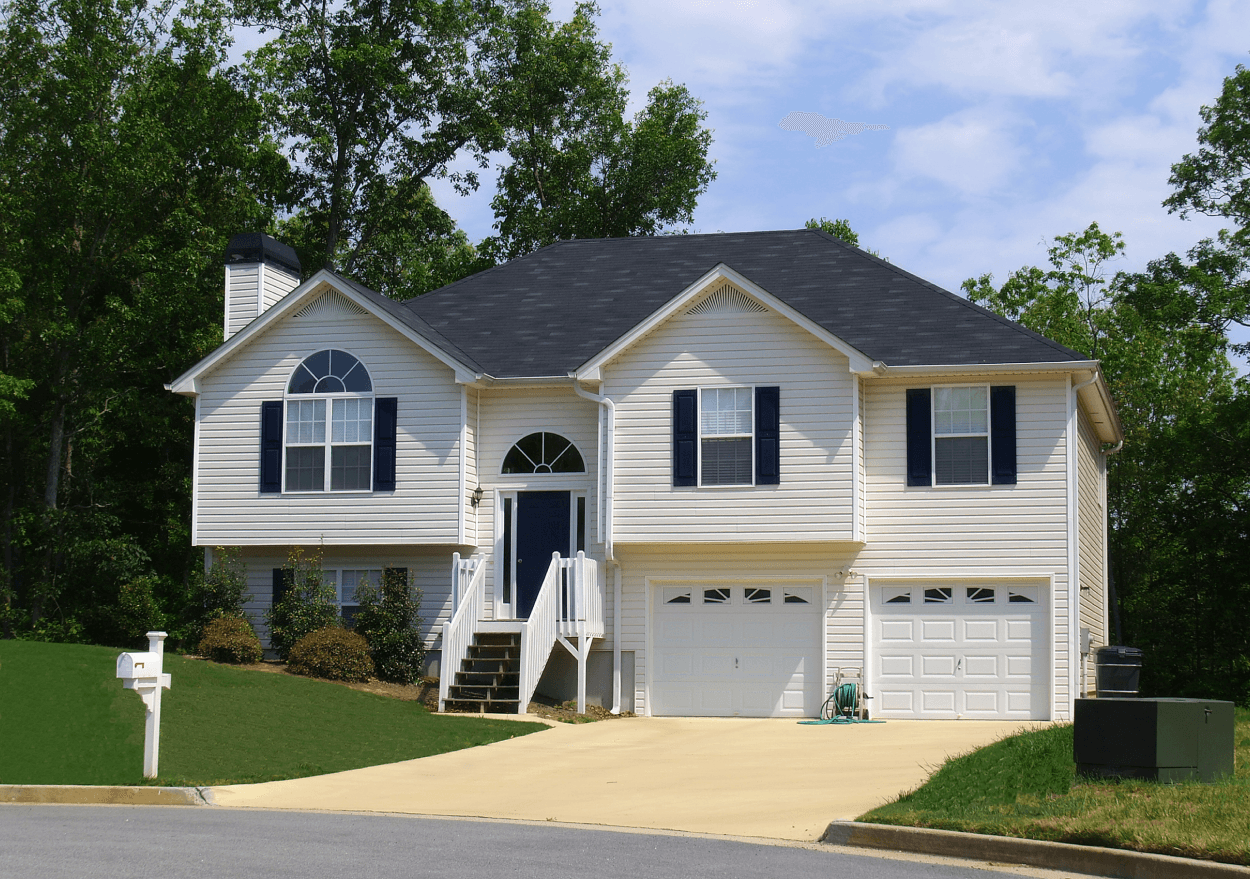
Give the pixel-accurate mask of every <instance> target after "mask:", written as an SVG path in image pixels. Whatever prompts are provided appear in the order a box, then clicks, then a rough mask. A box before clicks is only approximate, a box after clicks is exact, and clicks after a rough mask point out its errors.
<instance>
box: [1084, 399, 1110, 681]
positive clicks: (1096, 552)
mask: <svg viewBox="0 0 1250 879" xmlns="http://www.w3.org/2000/svg"><path fill="white" fill-rule="evenodd" d="M1078 418H1079V430H1078V433H1077V446H1076V460H1077V476H1076V499H1077V521H1078V532H1077V550H1078V552H1079V558H1080V562H1079V567H1080V586H1081V603H1080V610H1079V618H1080V625H1081V626H1082V627H1083V628H1087V629H1089V631H1090V635H1091V645H1090V658H1089V659H1087V660H1086V667H1085V684H1086V689H1087V690H1088V691H1092V690H1093V689H1094V662H1093V656H1094V654H1095V653H1096V652H1097V650H1098V648H1099V647H1106V646H1107V645H1108V644H1109V643H1110V638H1109V636H1108V631H1107V612H1108V607H1107V576H1106V539H1107V511H1106V507H1105V504H1106V458H1105V457H1103V455H1102V454H1101V451H1100V445H1099V442H1098V438H1097V437H1096V436H1095V435H1094V432H1093V429H1092V428H1091V426H1090V423H1089V419H1088V418H1087V417H1086V416H1085V413H1084V412H1081V413H1080V414H1079V416H1078Z"/></svg>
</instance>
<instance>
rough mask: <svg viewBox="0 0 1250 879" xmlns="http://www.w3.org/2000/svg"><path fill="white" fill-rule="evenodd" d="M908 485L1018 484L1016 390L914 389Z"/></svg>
mask: <svg viewBox="0 0 1250 879" xmlns="http://www.w3.org/2000/svg"><path fill="white" fill-rule="evenodd" d="M907 484H908V485H913V486H926V485H928V486H932V485H991V484H993V485H1015V484H1016V389H1015V386H1014V385H999V386H987V385H953V386H941V385H939V386H937V387H933V388H912V389H910V390H908V391H907Z"/></svg>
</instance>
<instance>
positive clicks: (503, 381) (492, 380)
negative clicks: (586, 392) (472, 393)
mask: <svg viewBox="0 0 1250 879" xmlns="http://www.w3.org/2000/svg"><path fill="white" fill-rule="evenodd" d="M575 381H576V379H575V378H574V377H573V376H572V375H571V374H570V375H539V376H505V377H504V378H497V377H495V376H493V375H479V376H478V377H477V380H476V381H474V382H473V383H472V384H473V386H474V387H476V388H552V387H571V386H572V385H573V384H574V382H575Z"/></svg>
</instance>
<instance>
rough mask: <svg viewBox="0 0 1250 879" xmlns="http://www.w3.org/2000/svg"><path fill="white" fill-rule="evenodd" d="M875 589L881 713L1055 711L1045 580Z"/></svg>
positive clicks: (876, 704) (1043, 714)
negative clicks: (1050, 700) (1052, 707)
mask: <svg viewBox="0 0 1250 879" xmlns="http://www.w3.org/2000/svg"><path fill="white" fill-rule="evenodd" d="M872 592H873V595H872V602H873V608H872V611H873V655H874V667H875V673H874V675H873V678H874V681H873V687H872V689H871V690H870V693H871V694H872V696H873V700H872V711H873V713H874V714H875V715H876V716H878V717H899V718H904V717H912V718H935V719H936V718H956V717H966V718H981V719H987V720H988V719H998V720H1010V719H1020V720H1033V719H1036V720H1044V719H1046V718H1047V717H1048V716H1049V709H1048V704H1047V702H1048V700H1047V694H1048V693H1049V684H1050V676H1049V651H1048V650H1047V637H1046V632H1047V625H1046V623H1047V615H1046V612H1045V611H1046V602H1045V598H1046V595H1045V589H1044V587H1043V586H1041V585H1040V584H1039V585H1024V584H1019V585H1013V584H1002V583H994V584H975V585H974V584H946V583H940V584H939V583H935V584H917V585H908V586H903V585H900V586H880V587H875V588H874V589H873V590H872Z"/></svg>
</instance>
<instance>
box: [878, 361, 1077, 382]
mask: <svg viewBox="0 0 1250 879" xmlns="http://www.w3.org/2000/svg"><path fill="white" fill-rule="evenodd" d="M1097 369H1098V361H1097V360H1047V361H1043V362H1040V363H941V364H928V365H921V366H890V365H889V364H887V363H882V362H881V361H879V360H878V361H876V362H875V363H873V364H872V366H871V368H869V369H865V370H856V372H858V374H859V375H860V376H862V377H863V378H888V377H890V376H894V375H897V376H900V377H901V376H909V375H997V374H999V373H1008V372H1054V373H1062V374H1064V375H1067V374H1069V373H1073V372H1090V371H1092V370H1097Z"/></svg>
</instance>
